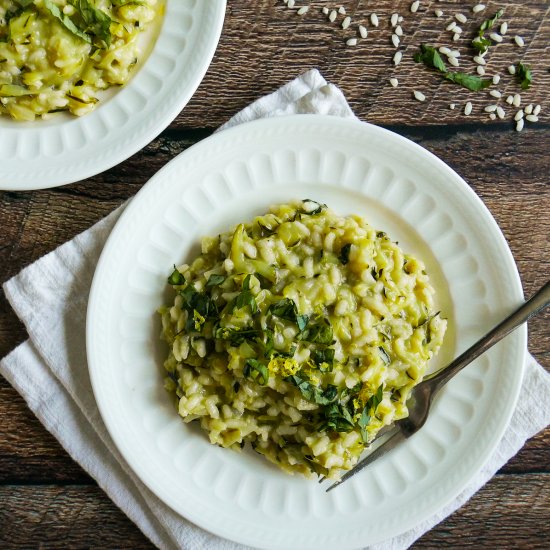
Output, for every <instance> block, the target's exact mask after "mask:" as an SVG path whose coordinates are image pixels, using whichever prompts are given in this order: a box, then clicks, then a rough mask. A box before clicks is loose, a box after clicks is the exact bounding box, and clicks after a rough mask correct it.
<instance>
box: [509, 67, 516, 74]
mask: <svg viewBox="0 0 550 550" xmlns="http://www.w3.org/2000/svg"><path fill="white" fill-rule="evenodd" d="M508 72H509V73H510V74H516V66H515V65H509V66H508Z"/></svg>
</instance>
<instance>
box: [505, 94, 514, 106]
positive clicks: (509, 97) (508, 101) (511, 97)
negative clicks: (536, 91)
mask: <svg viewBox="0 0 550 550" xmlns="http://www.w3.org/2000/svg"><path fill="white" fill-rule="evenodd" d="M506 103H508V105H512V103H514V96H513V95H509V96H508V97H507V98H506Z"/></svg>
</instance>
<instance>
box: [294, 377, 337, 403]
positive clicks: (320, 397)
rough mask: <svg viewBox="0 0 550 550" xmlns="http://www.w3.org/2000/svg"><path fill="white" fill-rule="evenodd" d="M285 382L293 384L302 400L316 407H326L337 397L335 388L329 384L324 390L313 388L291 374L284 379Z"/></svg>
mask: <svg viewBox="0 0 550 550" xmlns="http://www.w3.org/2000/svg"><path fill="white" fill-rule="evenodd" d="M285 380H286V381H287V382H291V383H292V384H294V385H295V386H296V387H297V388H298V389H299V390H300V393H301V394H302V396H303V397H304V399H306V400H307V401H311V402H312V403H317V404H318V405H328V404H329V403H331V402H332V401H334V400H335V399H336V397H337V395H338V390H337V389H336V386H333V385H332V384H329V385H328V386H327V387H326V389H325V390H323V389H322V388H320V387H318V386H314V385H313V384H311V383H310V382H308V381H307V380H305V379H304V378H302V377H300V376H298V375H297V374H293V375H291V376H287V377H286V378H285Z"/></svg>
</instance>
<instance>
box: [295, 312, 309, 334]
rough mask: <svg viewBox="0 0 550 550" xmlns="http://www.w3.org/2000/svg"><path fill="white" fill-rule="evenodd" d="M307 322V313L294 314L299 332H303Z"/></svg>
mask: <svg viewBox="0 0 550 550" xmlns="http://www.w3.org/2000/svg"><path fill="white" fill-rule="evenodd" d="M308 323H309V315H296V324H297V325H298V328H299V329H300V332H303V331H304V329H305V328H306V326H307V324H308Z"/></svg>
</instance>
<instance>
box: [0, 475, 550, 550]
mask: <svg viewBox="0 0 550 550" xmlns="http://www.w3.org/2000/svg"><path fill="white" fill-rule="evenodd" d="M0 502H2V503H3V506H2V507H0V545H1V546H2V548H6V549H9V548H21V547H24V548H29V547H37V546H40V547H41V548H53V547H59V545H60V544H62V545H63V547H64V548H73V547H74V548H84V547H85V548H90V547H91V548H96V547H101V548H108V547H110V548H113V547H124V548H133V549H146V548H147V549H149V548H153V546H152V545H151V544H150V543H149V542H148V541H147V539H145V537H144V536H143V535H142V534H141V533H140V531H139V530H138V529H137V527H136V526H135V525H134V524H133V523H132V522H131V521H130V520H129V519H127V518H126V517H125V516H124V514H123V513H122V512H121V511H120V510H119V509H118V508H117V507H116V506H115V505H114V504H113V503H112V502H111V501H110V500H109V499H108V498H107V497H106V495H105V494H104V493H103V492H102V491H101V490H100V489H99V488H98V487H96V486H86V487H82V486H64V487H59V486H51V485H44V486H37V487H17V486H15V487H14V486H4V487H0ZM549 514H550V476H549V475H548V474H532V475H529V476H522V475H512V476H498V477H496V478H494V479H493V480H491V481H490V482H489V483H488V484H487V485H486V486H485V487H484V488H482V489H481V490H480V491H479V492H478V493H477V494H476V495H474V497H473V498H472V499H471V500H470V501H469V502H468V503H466V505H465V506H463V507H462V508H461V509H459V510H458V511H457V512H455V514H453V515H452V516H450V517H449V518H447V519H446V520H445V521H443V522H442V523H441V524H439V525H437V526H436V527H435V528H434V529H432V530H431V531H429V532H428V533H426V534H425V535H424V536H423V537H422V538H421V539H420V540H419V541H417V542H416V543H415V544H414V545H413V546H412V548H417V549H421V548H422V549H423V548H466V547H475V548H479V547H483V546H488V547H490V548H510V547H511V546H514V547H517V548H522V547H523V548H526V547H529V548H545V547H547V546H544V545H545V544H547V541H548V538H549V536H550V524H549V523H548V522H544V521H541V518H544V517H548V515H549Z"/></svg>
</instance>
